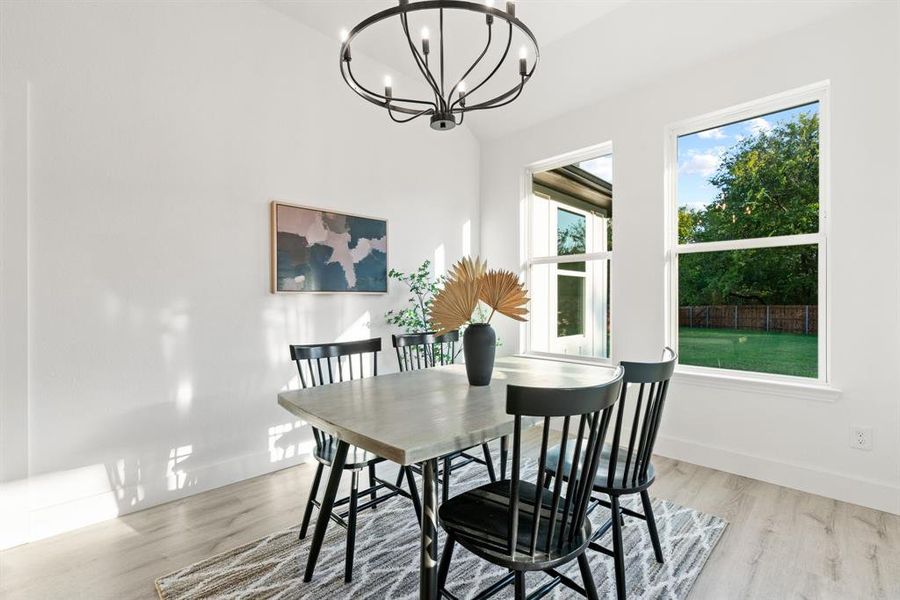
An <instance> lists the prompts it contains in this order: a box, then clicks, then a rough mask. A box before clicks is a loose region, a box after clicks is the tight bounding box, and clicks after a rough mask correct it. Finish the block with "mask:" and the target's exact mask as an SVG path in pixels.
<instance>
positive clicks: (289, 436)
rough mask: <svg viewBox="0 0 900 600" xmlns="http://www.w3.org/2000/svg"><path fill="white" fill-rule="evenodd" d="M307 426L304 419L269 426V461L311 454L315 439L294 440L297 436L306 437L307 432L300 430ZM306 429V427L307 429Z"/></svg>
mask: <svg viewBox="0 0 900 600" xmlns="http://www.w3.org/2000/svg"><path fill="white" fill-rule="evenodd" d="M303 428H307V423H306V422H305V421H294V422H292V423H282V424H281V425H274V426H272V427H269V462H273V463H274V462H279V461H282V460H285V459H288V458H294V457H295V456H303V455H304V454H311V453H312V449H313V446H314V445H315V440H313V439H303V440H297V441H294V440H296V439H297V438H298V437H300V436H303V437H306V436H307V435H309V434H308V433H304V432H303V431H302V429H303ZM307 431H308V429H307Z"/></svg>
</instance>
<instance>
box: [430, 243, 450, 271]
mask: <svg viewBox="0 0 900 600" xmlns="http://www.w3.org/2000/svg"><path fill="white" fill-rule="evenodd" d="M445 254H446V251H445V250H444V245H443V244H441V245H440V246H438V247H437V248H435V249H434V263H432V264H433V268H432V273H434V276H435V278H437V277H441V276H442V275H443V274H444V273H446V272H447V258H446V256H445Z"/></svg>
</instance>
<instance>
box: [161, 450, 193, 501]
mask: <svg viewBox="0 0 900 600" xmlns="http://www.w3.org/2000/svg"><path fill="white" fill-rule="evenodd" d="M193 453H194V446H193V445H192V444H188V445H186V446H179V447H177V448H172V449H171V450H169V462H168V463H167V464H166V489H168V490H169V491H170V492H171V491H174V490H180V489H184V488H185V487H190V486H191V485H193V483H194V481H193V480H189V479H188V475H187V471H185V470H184V463H185V462H186V461H188V460H189V459H190V458H191V454H193Z"/></svg>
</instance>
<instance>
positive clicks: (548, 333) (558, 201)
mask: <svg viewBox="0 0 900 600" xmlns="http://www.w3.org/2000/svg"><path fill="white" fill-rule="evenodd" d="M608 152H609V151H608V149H607V150H606V151H605V152H600V153H598V155H596V156H594V157H592V158H589V159H586V160H578V161H574V162H572V163H569V164H564V165H562V166H559V167H553V168H547V169H539V170H536V171H535V172H534V173H533V174H532V180H531V186H532V195H531V200H530V205H529V232H528V238H527V239H528V289H529V293H530V296H531V314H530V319H529V322H528V325H527V331H528V335H527V340H526V350H527V351H528V352H532V353H538V354H554V355H574V356H581V357H592V358H600V359H604V358H608V357H609V342H610V340H609V275H610V271H609V264H610V260H611V259H612V155H610V154H609V153H608Z"/></svg>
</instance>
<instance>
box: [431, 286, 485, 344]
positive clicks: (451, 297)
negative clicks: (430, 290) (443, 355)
mask: <svg viewBox="0 0 900 600" xmlns="http://www.w3.org/2000/svg"><path fill="white" fill-rule="evenodd" d="M480 287H481V285H480V281H479V280H478V279H457V278H453V279H450V281H448V282H447V283H446V284H444V287H443V288H442V289H441V291H439V292H438V293H437V295H436V296H435V297H434V302H432V304H431V326H432V328H433V329H434V330H435V331H436V332H437V333H438V335H442V334H444V333H447V332H448V331H455V330H457V329H459V328H460V327H462V326H463V325H465V324H466V323H468V322H469V320H470V319H471V318H472V312H473V311H474V310H475V308H476V307H477V306H478V291H479V289H480Z"/></svg>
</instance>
